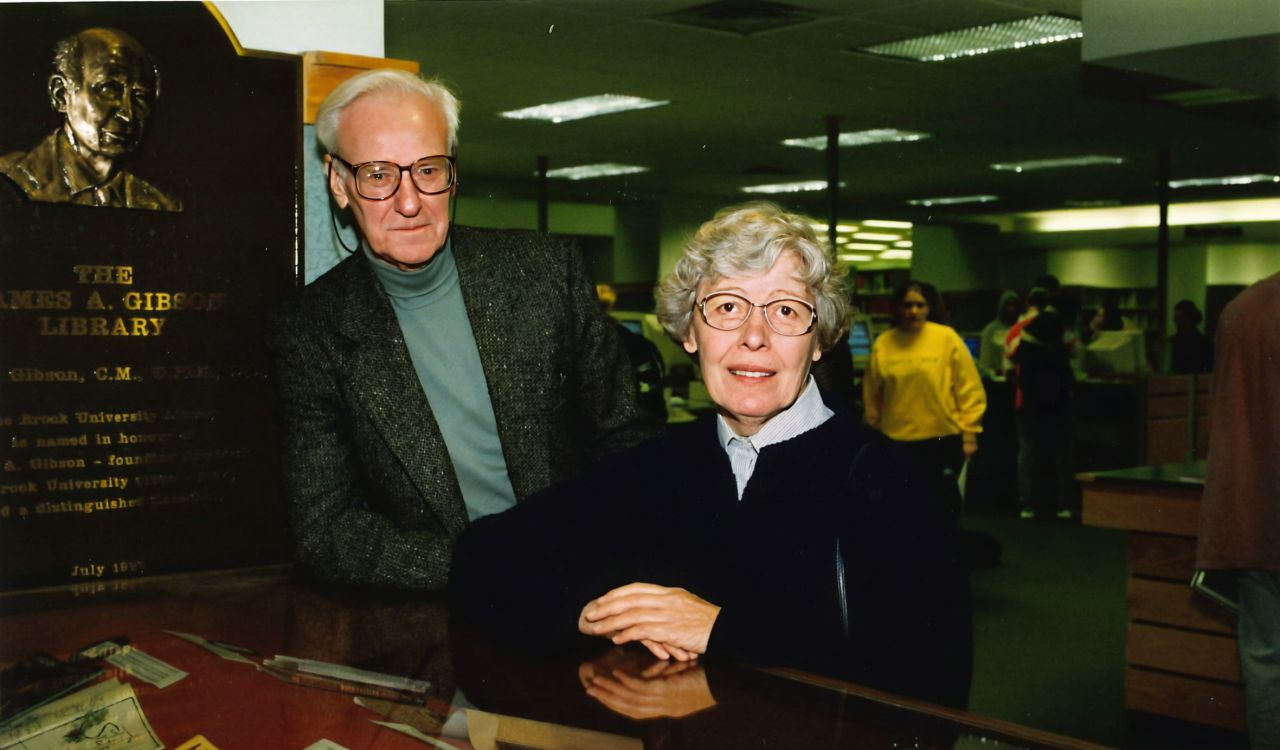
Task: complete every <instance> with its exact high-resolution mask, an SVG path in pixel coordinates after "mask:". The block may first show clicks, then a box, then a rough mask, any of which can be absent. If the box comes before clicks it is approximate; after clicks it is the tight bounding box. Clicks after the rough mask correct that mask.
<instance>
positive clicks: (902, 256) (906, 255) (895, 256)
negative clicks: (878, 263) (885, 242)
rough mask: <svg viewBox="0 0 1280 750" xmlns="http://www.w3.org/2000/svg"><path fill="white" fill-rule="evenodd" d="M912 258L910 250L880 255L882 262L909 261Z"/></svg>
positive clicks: (886, 252)
mask: <svg viewBox="0 0 1280 750" xmlns="http://www.w3.org/2000/svg"><path fill="white" fill-rule="evenodd" d="M910 258H911V251H910V250H885V251H884V252H883V253H880V260H909V259H910Z"/></svg>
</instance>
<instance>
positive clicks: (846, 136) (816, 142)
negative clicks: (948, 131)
mask: <svg viewBox="0 0 1280 750" xmlns="http://www.w3.org/2000/svg"><path fill="white" fill-rule="evenodd" d="M929 137H930V135H929V134H928V133H917V132H915V131H912V130H898V129H897V128H875V129H873V130H859V131H856V132H851V133H841V134H840V136H839V137H838V138H837V139H836V143H837V144H838V145H839V146H840V147H841V148H844V147H846V146H870V145H871V144H873V143H908V142H910V141H922V140H924V139H925V138H929ZM782 145H784V146H799V147H800V148H811V149H813V150H814V151H821V150H823V149H825V148H826V147H827V137H826V136H825V135H815V136H812V137H810V138H788V139H786V140H784V141H783V142H782Z"/></svg>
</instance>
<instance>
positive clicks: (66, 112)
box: [0, 2, 301, 590]
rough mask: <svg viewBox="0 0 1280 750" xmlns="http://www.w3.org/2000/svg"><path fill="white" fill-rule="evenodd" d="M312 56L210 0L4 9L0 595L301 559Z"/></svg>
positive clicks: (0, 22) (0, 68)
mask: <svg viewBox="0 0 1280 750" xmlns="http://www.w3.org/2000/svg"><path fill="white" fill-rule="evenodd" d="M299 66H300V63H299V60H298V59H297V58H293V57H285V56H271V57H261V56H258V57H255V56H242V55H239V54H237V52H236V49H235V47H234V45H233V43H232V42H231V41H230V39H229V38H228V36H227V34H226V33H225V32H224V31H223V29H222V27H221V26H220V24H219V22H218V20H217V19H216V18H215V17H214V15H213V14H212V12H211V11H210V10H209V8H207V7H206V6H205V5H204V4H200V3H185V2H177V3H160V2H156V3H151V2H147V3H36V4H16V5H15V4H0V101H3V102H4V109H5V115H4V117H0V589H5V590H11V589H16V588H30V587H35V586H44V585H52V584H65V583H84V584H86V587H87V590H94V589H96V588H101V587H104V586H108V585H111V584H110V583H109V582H110V581H112V580H113V579H119V578H125V577H132V576H137V575H148V574H159V573H168V572H178V571H184V570H193V569H208V568H218V567H234V566H240V565H248V564H258V563H270V562H279V561H284V560H287V559H288V556H289V548H290V544H289V538H288V532H287V527H286V523H285V514H284V506H283V500H282V495H281V489H280V480H279V475H280V472H279V466H278V464H279V459H278V448H277V432H276V419H275V405H274V391H273V388H272V386H271V383H270V379H269V376H268V370H267V367H266V361H265V354H264V349H263V344H262V326H263V318H264V314H265V313H266V311H267V310H268V309H269V308H270V307H271V306H272V305H273V304H274V303H275V302H276V301H278V300H279V299H280V298H281V297H282V296H284V295H285V294H286V293H287V292H288V291H289V289H290V288H292V286H293V285H294V284H295V279H296V270H297V269H296V265H297V264H296V260H295V259H297V258H298V257H300V250H301V241H300V239H299V227H300V226H301V216H300V211H301V208H300V203H299V195H300V192H299V170H298V164H300V148H301V146H300V138H301V133H300V131H301V127H300V115H299V112H300V109H299V101H300V97H299Z"/></svg>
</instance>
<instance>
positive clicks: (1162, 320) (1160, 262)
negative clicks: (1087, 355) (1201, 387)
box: [1156, 146, 1169, 362]
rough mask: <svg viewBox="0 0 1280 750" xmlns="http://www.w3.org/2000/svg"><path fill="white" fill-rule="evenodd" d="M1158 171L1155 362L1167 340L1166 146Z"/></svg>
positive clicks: (1167, 170) (1161, 356)
mask: <svg viewBox="0 0 1280 750" xmlns="http://www.w3.org/2000/svg"><path fill="white" fill-rule="evenodd" d="M1159 169H1160V176H1159V180H1160V182H1159V186H1158V190H1159V199H1160V229H1159V232H1158V234H1157V236H1156V320H1158V321H1159V325H1158V326H1157V328H1156V330H1157V332H1158V333H1159V336H1160V338H1159V340H1158V343H1157V344H1156V348H1157V351H1159V352H1160V357H1159V358H1157V360H1156V361H1157V362H1159V361H1160V360H1161V359H1162V358H1163V355H1164V347H1165V346H1166V345H1167V343H1166V341H1167V339H1168V321H1167V320H1166V319H1167V318H1168V311H1169V299H1168V297H1169V148H1168V147H1167V146H1166V147H1165V148H1162V149H1160V167H1159Z"/></svg>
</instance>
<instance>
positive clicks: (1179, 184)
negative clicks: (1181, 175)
mask: <svg viewBox="0 0 1280 750" xmlns="http://www.w3.org/2000/svg"><path fill="white" fill-rule="evenodd" d="M1262 182H1280V177H1277V176H1276V175H1273V174H1239V175H1235V176H1232V177H1197V178H1195V179H1191V180H1170V181H1169V187H1171V188H1173V189H1175V190H1177V189H1178V188H1185V187H1223V186H1228V185H1256V184H1258V183H1262Z"/></svg>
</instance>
